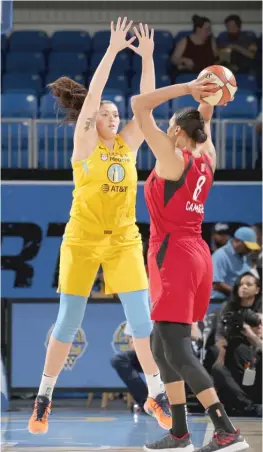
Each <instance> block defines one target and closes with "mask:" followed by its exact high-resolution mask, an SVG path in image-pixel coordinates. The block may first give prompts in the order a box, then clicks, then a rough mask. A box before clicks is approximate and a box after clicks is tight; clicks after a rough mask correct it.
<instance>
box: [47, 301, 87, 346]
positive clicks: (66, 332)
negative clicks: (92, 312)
mask: <svg viewBox="0 0 263 452" xmlns="http://www.w3.org/2000/svg"><path fill="white" fill-rule="evenodd" d="M86 303H87V298H86V297H80V296H77V295H68V294H61V297H60V306H59V312H58V317H57V320H56V324H55V327H54V330H53V332H52V336H53V337H54V338H55V339H56V340H57V341H60V342H73V341H74V338H75V335H76V333H77V331H78V329H79V328H80V326H81V324H82V320H83V316H84V313H85V308H86Z"/></svg>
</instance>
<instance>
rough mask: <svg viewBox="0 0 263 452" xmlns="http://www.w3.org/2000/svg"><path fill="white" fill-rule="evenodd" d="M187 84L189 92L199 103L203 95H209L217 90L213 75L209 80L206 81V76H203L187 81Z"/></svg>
mask: <svg viewBox="0 0 263 452" xmlns="http://www.w3.org/2000/svg"><path fill="white" fill-rule="evenodd" d="M187 85H188V88H189V91H190V94H191V95H192V96H193V98H194V99H195V100H196V101H197V102H200V103H202V98H203V97H209V96H211V94H212V93H213V92H215V91H217V85H216V79H215V78H213V77H211V78H210V79H209V82H207V78H206V77H205V76H203V77H200V78H197V79H196V80H193V81H192V82H189V83H187ZM215 85H216V86H215Z"/></svg>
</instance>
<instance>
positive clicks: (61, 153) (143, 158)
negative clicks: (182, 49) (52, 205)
mask: <svg viewBox="0 0 263 452" xmlns="http://www.w3.org/2000/svg"><path fill="white" fill-rule="evenodd" d="M157 122H158V125H159V127H160V128H161V129H162V130H164V131H166V130H167V127H168V121H166V120H160V121H157ZM123 124H125V121H123ZM123 124H122V125H123ZM256 124H257V121H255V120H234V119H227V120H219V119H216V120H213V122H212V136H213V141H214V144H215V147H216V151H217V168H218V169H225V168H229V169H237V168H238V169H239V168H242V169H245V168H255V163H256V160H257V155H258V151H259V146H260V142H259V137H258V135H257V132H256ZM1 126H2V127H1V128H2V168H45V169H68V168H70V167H71V164H70V158H71V154H72V146H73V134H74V125H73V124H66V125H59V124H58V122H57V120H54V119H49V120H47V119H37V120H32V119H28V118H19V119H13V118H10V119H9V118H5V119H2V120H1ZM154 164H155V158H154V156H153V154H152V152H151V151H150V150H149V148H148V146H147V144H146V143H145V142H144V143H143V145H142V146H141V148H140V150H139V152H138V158H137V167H138V169H145V170H149V169H152V168H153V166H154Z"/></svg>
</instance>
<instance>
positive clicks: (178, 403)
mask: <svg viewBox="0 0 263 452" xmlns="http://www.w3.org/2000/svg"><path fill="white" fill-rule="evenodd" d="M151 349H152V353H153V356H154V359H155V361H156V364H157V365H158V367H159V369H160V373H161V377H162V381H163V382H164V385H165V389H166V392H167V395H168V399H169V402H170V406H171V411H172V427H171V430H170V432H171V434H172V435H175V436H177V437H182V436H184V435H186V434H187V432H188V429H187V422H186V417H185V416H184V414H185V412H186V394H185V384H184V381H183V379H182V376H181V375H179V374H178V373H177V372H176V371H175V369H174V368H173V367H172V366H171V365H170V364H169V362H168V360H167V358H166V356H165V352H164V348H163V344H162V339H161V336H160V334H159V331H158V324H157V323H155V324H154V326H153V331H152V334H151ZM178 408H179V409H178ZM181 410H183V416H181ZM187 442H188V443H189V444H190V441H189V438H188V441H187ZM149 447H150V446H149ZM146 448H147V446H146Z"/></svg>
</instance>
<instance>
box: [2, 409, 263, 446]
mask: <svg viewBox="0 0 263 452" xmlns="http://www.w3.org/2000/svg"><path fill="white" fill-rule="evenodd" d="M30 414H31V406H28V408H25V407H24V408H22V409H20V410H19V411H14V412H10V413H4V414H2V437H1V451H3V452H6V451H7V452H14V451H18V452H80V451H82V452H85V451H86V452H88V451H94V452H95V451H101V450H108V451H110V452H138V451H142V450H143V448H142V446H143V445H144V444H145V443H146V442H151V441H154V440H156V439H159V438H160V437H161V436H162V435H163V434H165V431H164V430H162V429H161V428H159V427H158V425H157V423H156V422H155V420H154V419H152V418H150V417H149V416H147V415H140V416H137V417H134V415H133V414H131V413H130V412H129V411H128V410H127V409H120V410H115V409H111V410H101V409H86V408H81V409H79V408H77V407H75V408H72V409H70V411H69V408H67V409H66V408H64V407H58V408H57V407H54V414H53V415H51V416H50V427H49V431H48V433H47V434H46V435H41V436H40V435H35V436H33V435H30V434H29V433H28V431H27V421H28V418H29V416H30ZM188 422H189V428H190V431H191V433H192V440H193V443H194V445H195V447H196V448H199V447H201V446H202V445H203V444H206V443H207V442H208V441H209V440H210V438H211V436H212V432H213V428H212V425H211V424H210V423H209V422H208V418H207V417H206V416H203V415H200V416H196V415H189V418H188ZM233 422H234V424H235V425H236V426H237V427H238V428H240V429H241V431H242V433H243V435H244V436H245V438H246V440H247V442H248V443H249V444H250V446H251V448H250V449H249V450H250V451H251V452H260V451H261V450H262V436H261V430H262V424H261V419H258V420H257V419H245V418H237V419H233Z"/></svg>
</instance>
